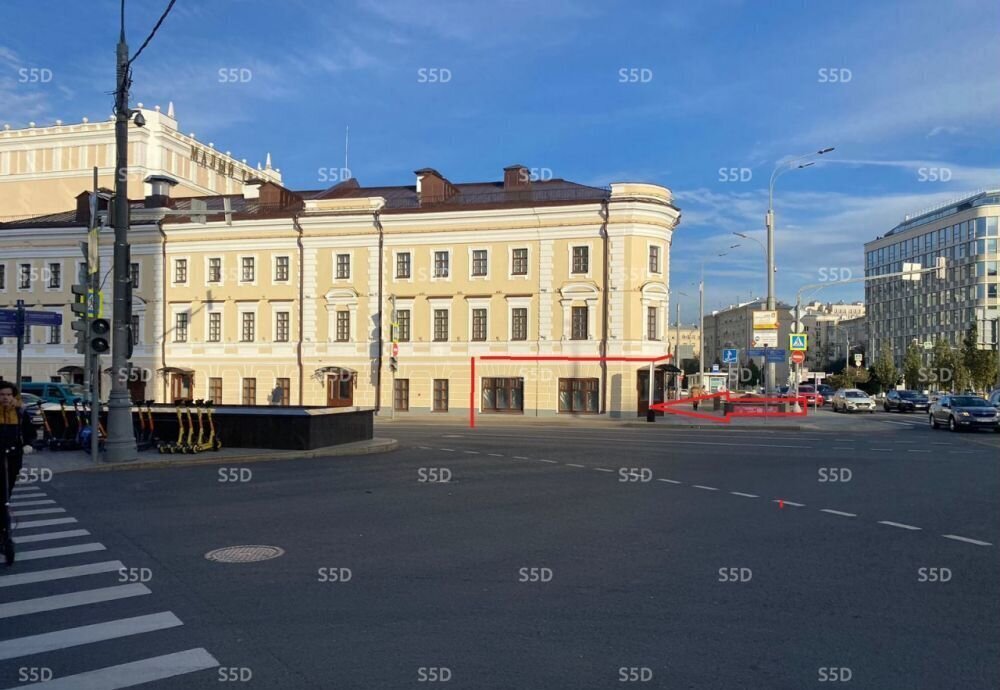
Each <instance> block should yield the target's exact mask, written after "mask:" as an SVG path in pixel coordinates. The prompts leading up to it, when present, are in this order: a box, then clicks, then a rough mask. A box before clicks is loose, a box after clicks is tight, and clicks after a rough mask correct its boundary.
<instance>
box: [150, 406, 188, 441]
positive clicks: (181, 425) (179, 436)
mask: <svg viewBox="0 0 1000 690" xmlns="http://www.w3.org/2000/svg"><path fill="white" fill-rule="evenodd" d="M174 407H175V410H176V411H177V439H176V440H175V441H172V442H171V441H162V442H160V443H159V444H158V445H157V446H156V450H158V451H160V452H161V453H180V452H182V451H181V447H182V444H183V442H184V420H183V418H182V417H181V401H180V400H178V401H177V402H175V403H174Z"/></svg>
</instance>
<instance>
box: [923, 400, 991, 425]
mask: <svg viewBox="0 0 1000 690" xmlns="http://www.w3.org/2000/svg"><path fill="white" fill-rule="evenodd" d="M998 414H1000V413H998V411H997V408H995V407H993V406H992V405H990V403H989V402H987V401H986V400H985V399H984V398H980V397H978V396H975V395H943V396H941V398H939V399H938V400H937V402H934V403H932V404H931V409H930V412H929V413H928V415H927V419H928V421H929V422H930V424H931V427H932V428H934V429H937V428H938V427H939V426H941V425H942V424H944V425H945V426H947V427H948V429H950V430H951V431H959V430H960V429H992V430H993V431H1000V419H998Z"/></svg>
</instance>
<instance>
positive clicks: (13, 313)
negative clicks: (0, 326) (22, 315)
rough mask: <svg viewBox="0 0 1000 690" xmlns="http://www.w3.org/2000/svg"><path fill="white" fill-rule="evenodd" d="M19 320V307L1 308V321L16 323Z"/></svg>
mask: <svg viewBox="0 0 1000 690" xmlns="http://www.w3.org/2000/svg"><path fill="white" fill-rule="evenodd" d="M16 321H17V309H0V323H14V322H16Z"/></svg>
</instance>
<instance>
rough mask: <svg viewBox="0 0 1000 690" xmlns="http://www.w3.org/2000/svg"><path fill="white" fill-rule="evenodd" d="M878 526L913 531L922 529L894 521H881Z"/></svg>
mask: <svg viewBox="0 0 1000 690" xmlns="http://www.w3.org/2000/svg"><path fill="white" fill-rule="evenodd" d="M878 524H880V525H889V527H899V528H900V529H912V530H919V529H920V528H919V527H915V526H913V525H904V524H903V523H902V522H893V521H892V520H879V521H878Z"/></svg>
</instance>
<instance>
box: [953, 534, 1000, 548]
mask: <svg viewBox="0 0 1000 690" xmlns="http://www.w3.org/2000/svg"><path fill="white" fill-rule="evenodd" d="M941 536H942V537H944V538H945V539H954V540H955V541H964V542H965V543H967V544H975V545H976V546H993V544H991V543H989V542H988V541H979V540H978V539H969V538H968V537H960V536H958V535H957V534H942V535H941Z"/></svg>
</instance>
